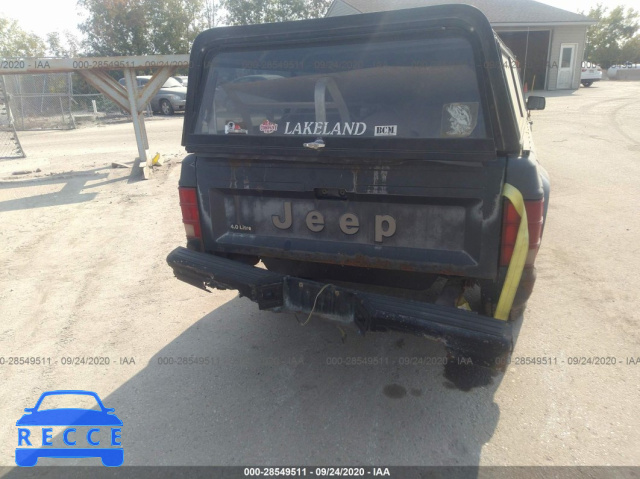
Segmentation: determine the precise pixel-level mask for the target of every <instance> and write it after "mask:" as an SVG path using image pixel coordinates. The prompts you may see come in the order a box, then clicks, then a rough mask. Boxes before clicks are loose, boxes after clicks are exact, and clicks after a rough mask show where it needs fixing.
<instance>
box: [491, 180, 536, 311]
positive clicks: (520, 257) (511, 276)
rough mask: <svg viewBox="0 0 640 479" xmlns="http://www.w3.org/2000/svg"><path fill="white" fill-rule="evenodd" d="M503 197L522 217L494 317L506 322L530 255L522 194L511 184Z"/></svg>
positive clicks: (506, 188) (506, 186)
mask: <svg viewBox="0 0 640 479" xmlns="http://www.w3.org/2000/svg"><path fill="white" fill-rule="evenodd" d="M502 195H503V196H505V197H506V198H507V199H508V200H509V201H511V203H513V206H515V208H516V211H517V212H518V214H519V215H520V227H519V228H518V236H517V237H516V244H515V247H514V249H513V255H512V256H511V261H509V268H508V269H507V277H506V278H505V280H504V286H503V287H502V292H501V293H500V300H499V301H498V307H497V308H496V314H495V315H494V316H493V317H494V318H496V319H502V320H503V321H506V320H507V319H509V311H511V306H512V305H513V299H514V298H515V297H516V291H517V289H518V285H519V284H520V278H521V277H522V270H523V269H524V263H525V261H526V260H527V254H528V253H529V223H528V221H527V210H526V209H525V207H524V199H522V193H520V191H518V189H517V188H515V187H514V186H512V185H510V184H509V183H505V185H504V190H503V191H502Z"/></svg>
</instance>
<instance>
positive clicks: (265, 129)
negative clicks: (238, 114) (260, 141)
mask: <svg viewBox="0 0 640 479" xmlns="http://www.w3.org/2000/svg"><path fill="white" fill-rule="evenodd" d="M260 131H261V132H262V133H266V134H267V135H270V134H271V133H275V132H276V131H278V124H277V123H271V122H270V121H269V120H265V121H263V122H262V123H261V124H260Z"/></svg>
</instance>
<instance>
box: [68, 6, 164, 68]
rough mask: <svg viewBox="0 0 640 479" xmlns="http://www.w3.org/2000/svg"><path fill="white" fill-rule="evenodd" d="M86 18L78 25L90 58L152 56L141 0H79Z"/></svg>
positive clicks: (146, 20) (146, 17) (145, 14)
mask: <svg viewBox="0 0 640 479" xmlns="http://www.w3.org/2000/svg"><path fill="white" fill-rule="evenodd" d="M78 6H79V7H80V8H83V9H85V10H86V11H87V19H86V20H85V21H84V22H83V23H81V24H80V25H79V28H80V31H81V32H82V33H84V34H85V40H84V44H85V47H86V48H87V50H88V52H89V54H90V55H96V56H118V55H145V54H150V53H153V49H152V47H151V44H150V42H149V39H148V36H147V34H148V16H147V8H146V5H145V2H144V0H79V1H78Z"/></svg>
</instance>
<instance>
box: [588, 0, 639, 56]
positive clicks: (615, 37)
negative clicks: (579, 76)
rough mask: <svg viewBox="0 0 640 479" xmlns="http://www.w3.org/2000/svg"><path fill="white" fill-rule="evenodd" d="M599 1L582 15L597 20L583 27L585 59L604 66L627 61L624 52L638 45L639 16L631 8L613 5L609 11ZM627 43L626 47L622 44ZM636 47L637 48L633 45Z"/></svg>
mask: <svg viewBox="0 0 640 479" xmlns="http://www.w3.org/2000/svg"><path fill="white" fill-rule="evenodd" d="M607 10H608V9H607V8H606V7H603V6H602V4H598V5H597V6H596V7H595V8H591V10H589V13H587V14H586V15H587V16H588V17H590V18H592V19H594V20H597V21H598V23H597V24H595V25H593V26H591V27H589V29H588V30H587V46H586V48H585V59H586V60H588V61H590V62H592V63H597V64H599V65H601V66H603V67H604V68H608V67H609V66H611V65H613V64H616V63H621V62H622V61H630V60H627V59H626V58H624V55H627V54H630V53H631V52H628V53H627V51H628V50H630V49H631V50H632V49H633V46H634V45H636V46H637V45H638V40H637V38H638V36H637V34H638V30H640V15H639V14H638V12H636V11H635V10H634V9H633V8H629V9H628V10H626V11H625V9H624V7H622V6H618V7H615V8H614V9H613V10H611V11H610V12H607ZM627 44H630V46H629V47H627V46H626V45H627ZM636 48H637V47H636Z"/></svg>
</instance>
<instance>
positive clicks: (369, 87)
mask: <svg viewBox="0 0 640 479" xmlns="http://www.w3.org/2000/svg"><path fill="white" fill-rule="evenodd" d="M474 64H475V62H474V56H473V49H472V47H471V45H470V44H469V42H468V41H467V40H466V39H464V38H461V37H446V38H422V39H415V40H404V41H390V42H376V43H362V44H346V45H344V44H343V45H335V46H326V45H324V46H310V47H301V48H286V49H272V50H259V51H243V52H224V53H219V54H217V55H216V56H215V57H213V58H212V59H211V61H210V62H209V67H208V68H209V70H208V73H207V80H206V83H205V86H204V92H203V96H202V103H201V104H200V111H199V113H198V121H197V122H196V126H195V132H194V133H195V134H200V135H233V136H242V135H253V136H261V135H272V136H281V137H290V138H292V137H296V136H298V137H302V136H304V137H309V136H311V137H322V138H325V137H372V138H389V137H399V138H485V137H486V131H485V125H484V120H483V112H482V105H481V101H480V95H479V88H478V81H477V77H476V70H475V66H474Z"/></svg>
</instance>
